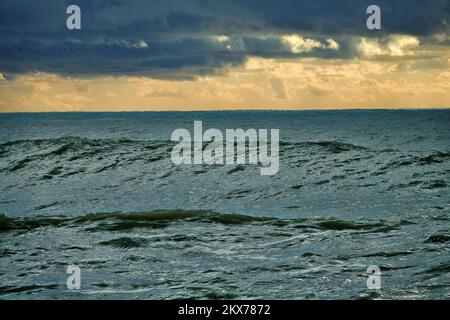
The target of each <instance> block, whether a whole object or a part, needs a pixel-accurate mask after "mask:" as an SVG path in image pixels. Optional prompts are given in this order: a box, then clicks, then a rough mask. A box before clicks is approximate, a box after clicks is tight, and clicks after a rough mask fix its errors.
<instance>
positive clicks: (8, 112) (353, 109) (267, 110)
mask: <svg viewBox="0 0 450 320" xmlns="http://www.w3.org/2000/svg"><path fill="white" fill-rule="evenodd" d="M415 110H416V111H423V110H450V106H447V107H400V108H394V107H391V108H389V107H386V108H336V109H333V108H312V109H309V108H308V109H205V110H203V109H186V110H170V109H161V110H104V111H97V110H93V111H84V110H73V111H0V114H13V113H20V114H27V113H29V114H33V113H151V112H154V113H158V112H160V113H161V112H179V113H183V112H184V113H186V112H255V111H256V112H274V111H280V112H292V111H415Z"/></svg>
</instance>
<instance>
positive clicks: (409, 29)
mask: <svg viewBox="0 0 450 320" xmlns="http://www.w3.org/2000/svg"><path fill="white" fill-rule="evenodd" d="M71 4H76V5H78V6H79V7H80V9H81V30H68V28H67V27H66V19H67V18H68V17H69V15H68V14H67V13H66V9H67V7H68V6H69V5H71ZM372 4H376V5H378V6H379V7H380V8H381V30H369V29H368V28H367V27H366V20H367V18H368V17H369V14H367V13H366V9H367V7H368V6H369V5H372ZM449 24H450V0H433V1H429V0H408V1H407V0H390V1H389V0H370V1H368V0H353V1H348V0H335V1H329V0H313V1H311V0H308V1H306V0H133V1H130V0H95V1H92V0H70V1H62V0H40V1H35V0H16V1H2V2H0V112H41V111H45V112H48V111H58V112H59V111H131V110H133V111H146V110H216V109H224V110H227V109H353V108H355V109H362V108H442V107H449V106H450V25H449Z"/></svg>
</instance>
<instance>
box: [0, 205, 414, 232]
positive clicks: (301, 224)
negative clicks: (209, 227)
mask: <svg viewBox="0 0 450 320" xmlns="http://www.w3.org/2000/svg"><path fill="white" fill-rule="evenodd" d="M194 222H197V223H215V224H223V225H245V224H252V225H260V226H264V225H266V226H274V227H292V228H295V229H315V230H318V231H320V230H322V231H323V230H325V231H362V232H364V231H367V232H388V231H391V230H397V229H398V228H399V226H401V225H404V224H411V223H412V222H407V221H400V222H396V223H387V222H385V221H345V220H339V219H305V218H301V219H300V218H296V219H280V218H275V217H256V216H250V215H242V214H222V213H217V212H214V211H211V210H156V211H151V212H134V213H121V212H115V213H90V214H86V215H83V216H76V217H72V216H70V217H69V216H33V217H16V218H12V217H8V216H6V215H5V214H0V232H8V231H14V230H18V231H30V230H34V229H37V228H41V227H55V228H60V227H68V228H73V227H84V228H85V229H86V230H89V231H120V230H130V229H134V228H163V227H166V226H168V225H169V224H171V223H185V224H187V223H194Z"/></svg>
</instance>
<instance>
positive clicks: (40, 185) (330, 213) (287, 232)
mask: <svg viewBox="0 0 450 320" xmlns="http://www.w3.org/2000/svg"><path fill="white" fill-rule="evenodd" d="M194 121H202V122H203V128H204V129H207V128H218V129H220V130H223V132H225V130H226V129H233V128H242V129H248V128H255V129H260V128H261V129H269V130H270V129H279V135H280V142H279V145H280V147H279V148H280V151H279V157H280V167H279V172H278V173H277V174H276V175H274V176H261V175H260V166H259V165H248V164H247V165H175V164H174V163H173V162H172V161H171V151H172V149H173V147H174V142H172V141H171V133H172V132H173V131H174V130H175V129H178V128H185V129H188V130H190V131H191V132H192V130H193V124H194ZM449 186H450V109H433V110H413V109H411V110H350V111H344V110H334V111H326V110H323V111H321V110H317V111H205V112H121V113H77V112H76V113H1V114H0V299H187V298H190V299H308V300H309V299H313V300H314V299H449V298H450V217H449V213H450V189H449ZM70 265H75V266H76V267H78V268H79V271H80V273H79V275H80V277H79V278H78V280H79V283H80V289H73V288H69V286H68V285H67V282H68V279H69V277H70V276H71V274H70V273H69V274H68V273H67V271H68V270H67V267H68V266H70ZM370 266H376V267H377V268H379V270H380V272H379V273H377V276H379V278H378V279H379V284H380V288H379V289H374V288H370V286H368V282H369V281H370V277H369V276H370V274H368V271H367V270H368V268H369V267H370ZM72 279H73V278H72Z"/></svg>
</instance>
